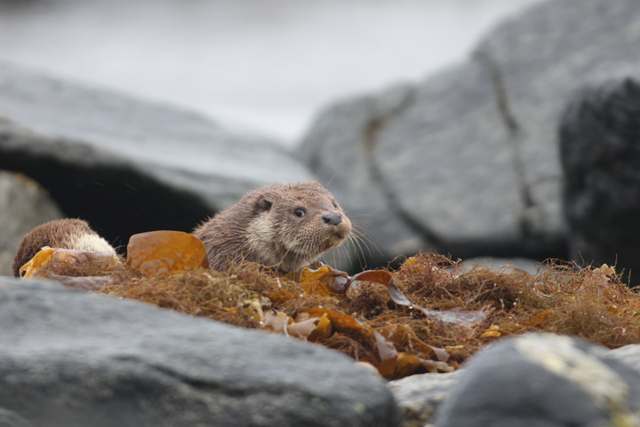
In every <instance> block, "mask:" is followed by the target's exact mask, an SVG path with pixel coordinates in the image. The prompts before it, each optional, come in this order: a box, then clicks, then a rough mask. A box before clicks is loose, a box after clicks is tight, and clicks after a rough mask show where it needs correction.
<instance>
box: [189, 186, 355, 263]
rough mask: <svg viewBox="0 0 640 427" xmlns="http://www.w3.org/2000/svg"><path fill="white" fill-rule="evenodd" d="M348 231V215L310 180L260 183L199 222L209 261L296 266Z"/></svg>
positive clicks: (311, 259)
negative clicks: (238, 198) (243, 261)
mask: <svg viewBox="0 0 640 427" xmlns="http://www.w3.org/2000/svg"><path fill="white" fill-rule="evenodd" d="M349 233H351V221H349V218H347V216H346V215H345V214H344V212H343V211H342V209H341V208H340V206H339V205H338V203H337V202H336V200H335V199H334V197H333V196H332V195H331V193H329V191H327V190H326V189H325V188H324V187H323V186H322V185H320V184H318V183H317V182H314V181H307V182H302V183H296V184H278V183H276V184H270V185H265V186H262V187H259V188H257V189H255V190H253V191H251V192H249V193H247V194H246V195H244V196H243V197H242V198H241V199H240V201H239V202H238V203H237V204H235V205H234V206H232V207H230V208H229V209H226V210H224V211H222V212H220V213H218V214H217V215H215V216H214V217H213V218H210V219H209V220H208V221H206V222H204V223H203V224H201V225H200V226H198V227H197V228H196V229H195V230H194V232H193V234H194V235H195V236H196V237H198V238H199V239H200V240H202V242H203V243H204V245H205V248H206V249H207V257H208V259H209V265H210V266H211V268H213V269H215V270H221V269H224V268H225V267H226V266H227V265H228V264H229V263H230V262H239V261H242V260H245V261H253V262H257V263H260V264H263V265H267V266H277V267H278V269H279V270H280V272H281V273H288V272H291V271H298V270H300V269H301V268H302V267H304V266H307V265H309V264H311V263H312V262H314V261H315V260H317V258H318V257H319V256H320V255H321V254H322V253H323V252H325V251H327V250H329V249H331V248H335V247H338V246H339V245H340V244H341V243H342V242H343V240H344V239H345V238H346V237H347V236H348V235H349Z"/></svg>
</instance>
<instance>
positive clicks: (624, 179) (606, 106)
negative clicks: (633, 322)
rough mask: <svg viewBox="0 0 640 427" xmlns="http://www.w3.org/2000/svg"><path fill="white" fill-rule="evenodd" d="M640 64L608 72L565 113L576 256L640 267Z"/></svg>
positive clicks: (567, 193)
mask: <svg viewBox="0 0 640 427" xmlns="http://www.w3.org/2000/svg"><path fill="white" fill-rule="evenodd" d="M639 117H640V66H638V67H636V68H635V70H633V71H632V70H620V69H619V68H616V69H609V70H608V71H607V70H602V71H601V73H599V75H598V76H594V78H593V80H592V81H590V82H588V83H585V84H584V86H582V87H580V88H579V89H578V90H576V92H575V94H574V96H573V97H572V98H571V101H570V102H568V104H567V108H566V110H565V112H564V114H563V116H562V122H561V126H560V148H561V160H562V166H563V171H564V178H565V179H564V182H565V186H564V209H565V212H566V215H567V220H568V223H569V226H570V234H569V245H570V251H571V252H570V255H571V257H572V259H574V260H576V261H578V262H583V261H584V262H585V263H587V264H590V263H592V262H593V263H594V264H595V265H601V264H603V263H607V264H609V265H616V269H617V270H618V271H622V270H623V269H624V270H625V275H624V277H623V280H625V281H626V280H628V278H629V275H628V273H629V270H631V276H630V278H631V283H632V284H634V285H635V284H638V283H640V281H639V280H638V278H637V273H636V272H638V271H640V245H638V242H639V241H640V223H639V222H638V218H640V199H639V198H638V194H640V119H639Z"/></svg>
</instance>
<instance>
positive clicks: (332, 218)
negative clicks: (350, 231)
mask: <svg viewBox="0 0 640 427" xmlns="http://www.w3.org/2000/svg"><path fill="white" fill-rule="evenodd" d="M322 220H323V221H324V223H325V224H328V225H338V224H340V223H341V222H342V215H340V214H339V213H338V212H333V213H330V214H327V215H325V216H323V217H322Z"/></svg>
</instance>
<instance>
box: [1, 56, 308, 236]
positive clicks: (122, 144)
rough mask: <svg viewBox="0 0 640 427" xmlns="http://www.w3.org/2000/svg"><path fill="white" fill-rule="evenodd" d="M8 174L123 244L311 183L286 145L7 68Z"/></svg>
mask: <svg viewBox="0 0 640 427" xmlns="http://www.w3.org/2000/svg"><path fill="white" fill-rule="evenodd" d="M0 169H8V170H14V171H18V172H22V173H24V174H25V175H28V176H29V177H31V178H33V179H35V180H36V181H38V182H39V183H41V184H42V185H43V186H44V187H45V188H47V189H48V190H49V191H50V192H51V194H52V197H53V198H54V199H55V201H56V202H57V203H58V204H59V205H60V206H61V208H62V210H63V211H64V213H65V214H66V215H67V216H70V217H81V218H83V219H86V220H88V221H89V222H90V223H91V225H92V226H93V227H94V228H95V229H96V231H98V232H99V233H100V234H101V235H103V236H104V237H105V238H107V239H108V240H110V241H111V242H112V243H114V244H116V245H117V244H125V243H126V242H127V240H128V238H129V236H130V235H132V234H134V233H138V232H143V231H149V230H156V229H175V230H182V231H191V230H192V229H193V228H194V227H195V226H196V225H197V224H198V223H199V222H201V221H203V220H204V219H206V217H207V216H208V215H211V214H213V212H214V211H216V210H219V209H224V208H227V207H229V206H230V205H232V204H233V203H235V202H236V201H237V200H238V199H239V198H240V196H242V194H244V193H245V192H247V191H248V190H250V189H252V188H253V187H257V186H259V185H262V184H266V183H271V182H274V181H279V182H295V181H304V180H307V179H311V176H310V175H309V173H308V171H307V169H306V167H304V166H303V165H301V164H300V163H299V162H298V161H296V160H295V159H293V158H292V157H291V156H290V155H289V153H287V152H286V151H284V150H283V149H282V148H280V147H277V146H276V145H274V144H272V143H270V142H268V141H266V140H261V139H259V138H256V137H249V136H244V135H238V134H234V133H232V132H230V131H228V130H225V129H224V128H222V127H221V126H219V125H217V124H216V123H213V122H211V121H210V120H208V119H206V118H204V117H202V116H200V115H198V114H195V113H192V112H189V111H184V110H180V109H177V108H171V107H165V106H161V105H156V104H151V103H147V102H143V101H138V100H135V99H132V98H129V97H127V96H123V95H119V94H116V93H112V92H108V91H104V90H97V89H90V88H86V87H82V86H80V85H76V84H72V83H68V82H64V81H61V80H57V79H52V78H49V77H45V76H42V75H38V74H36V73H33V72H30V71H28V70H24V69H20V68H17V67H14V66H11V65H9V64H6V63H0Z"/></svg>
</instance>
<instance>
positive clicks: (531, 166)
mask: <svg viewBox="0 0 640 427" xmlns="http://www.w3.org/2000/svg"><path fill="white" fill-rule="evenodd" d="M639 26H640V3H639V2H637V1H635V0H620V1H616V2H615V4H613V3H611V2H609V1H607V0H556V1H549V2H544V3H541V4H539V5H537V6H535V7H533V8H531V9H529V10H528V11H526V12H524V13H522V14H521V15H518V16H516V17H514V18H512V19H511V20H509V21H506V22H504V23H503V24H502V25H500V26H498V27H497V28H496V29H494V30H493V31H492V32H491V33H489V34H488V35H487V36H486V37H485V39H484V40H483V41H482V42H481V43H480V44H479V45H478V47H477V49H476V50H475V52H474V54H473V56H472V57H471V58H470V59H469V60H467V61H466V62H464V63H461V64H459V65H457V66H455V67H452V68H450V69H448V70H445V71H443V72H442V73H440V74H438V75H435V76H433V77H431V78H429V79H426V80H425V81H424V82H422V83H420V84H419V85H415V86H411V85H405V86H403V87H402V91H400V92H399V91H397V90H396V91H391V92H389V91H385V92H383V93H381V94H377V95H368V96H361V97H358V98H355V99H349V100H345V101H342V102H339V103H337V104H336V105H333V106H331V107H329V108H327V109H325V110H324V112H323V113H322V114H321V115H320V116H319V118H318V119H317V121H316V123H315V125H314V126H313V127H312V128H311V130H310V132H309V133H308V134H307V136H306V137H305V140H304V141H303V145H302V147H301V149H300V151H299V155H300V156H301V158H303V159H305V160H306V161H307V162H308V163H309V165H310V166H311V168H312V170H313V171H314V172H316V173H317V174H318V176H319V177H320V179H321V182H323V183H324V184H326V185H327V186H328V187H329V189H330V190H331V191H332V192H334V193H338V192H340V193H341V194H342V195H343V197H342V198H343V199H346V200H349V201H350V202H351V203H353V206H350V210H349V212H350V213H351V215H352V216H355V217H357V215H363V216H364V215H367V214H369V213H370V212H377V215H380V214H381V210H383V209H384V210H386V212H387V215H388V216H387V217H384V219H383V220H382V221H383V224H385V225H386V226H387V227H388V230H386V231H385V232H384V233H380V232H379V231H378V228H379V226H380V219H379V218H378V219H377V221H378V222H377V223H375V224H373V226H372V227H370V229H369V232H370V234H371V235H372V237H373V240H374V242H375V244H376V245H377V246H378V247H379V248H381V250H382V252H383V253H384V255H385V258H390V257H392V256H395V255H400V254H404V255H411V254H412V253H413V252H415V251H416V250H418V249H423V250H428V249H430V248H433V249H437V250H439V251H441V252H451V253H452V254H453V256H454V257H462V258H465V257H475V256H487V255H491V256H504V257H529V258H537V259H543V258H547V257H566V254H567V252H566V251H567V249H566V234H567V227H566V223H565V220H564V216H563V211H562V203H561V188H562V174H561V170H560V162H559V153H558V151H559V150H558V143H557V136H556V133H557V121H558V117H559V115H560V113H561V111H562V108H563V105H564V102H565V100H566V97H567V96H568V94H569V93H571V91H572V90H573V88H574V87H575V85H576V83H577V82H579V81H580V80H581V79H583V78H585V76H587V75H589V74H590V73H591V72H592V71H593V70H594V69H595V68H597V67H598V66H600V65H601V64H602V63H606V62H619V61H631V62H633V61H637V60H639V59H640V50H639V49H638V48H637V46H638V45H639V44H640V32H639V31H637V28H638V27H639ZM399 93H401V95H399ZM336 173H337V175H336V177H335V178H333V176H334V175H335V174H336ZM331 178H333V181H331V183H329V180H330V179H331ZM341 178H342V179H341ZM372 195H373V196H372ZM343 203H344V202H343ZM409 236H412V238H410V237H409ZM396 245H397V246H396ZM399 248H402V250H399Z"/></svg>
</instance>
